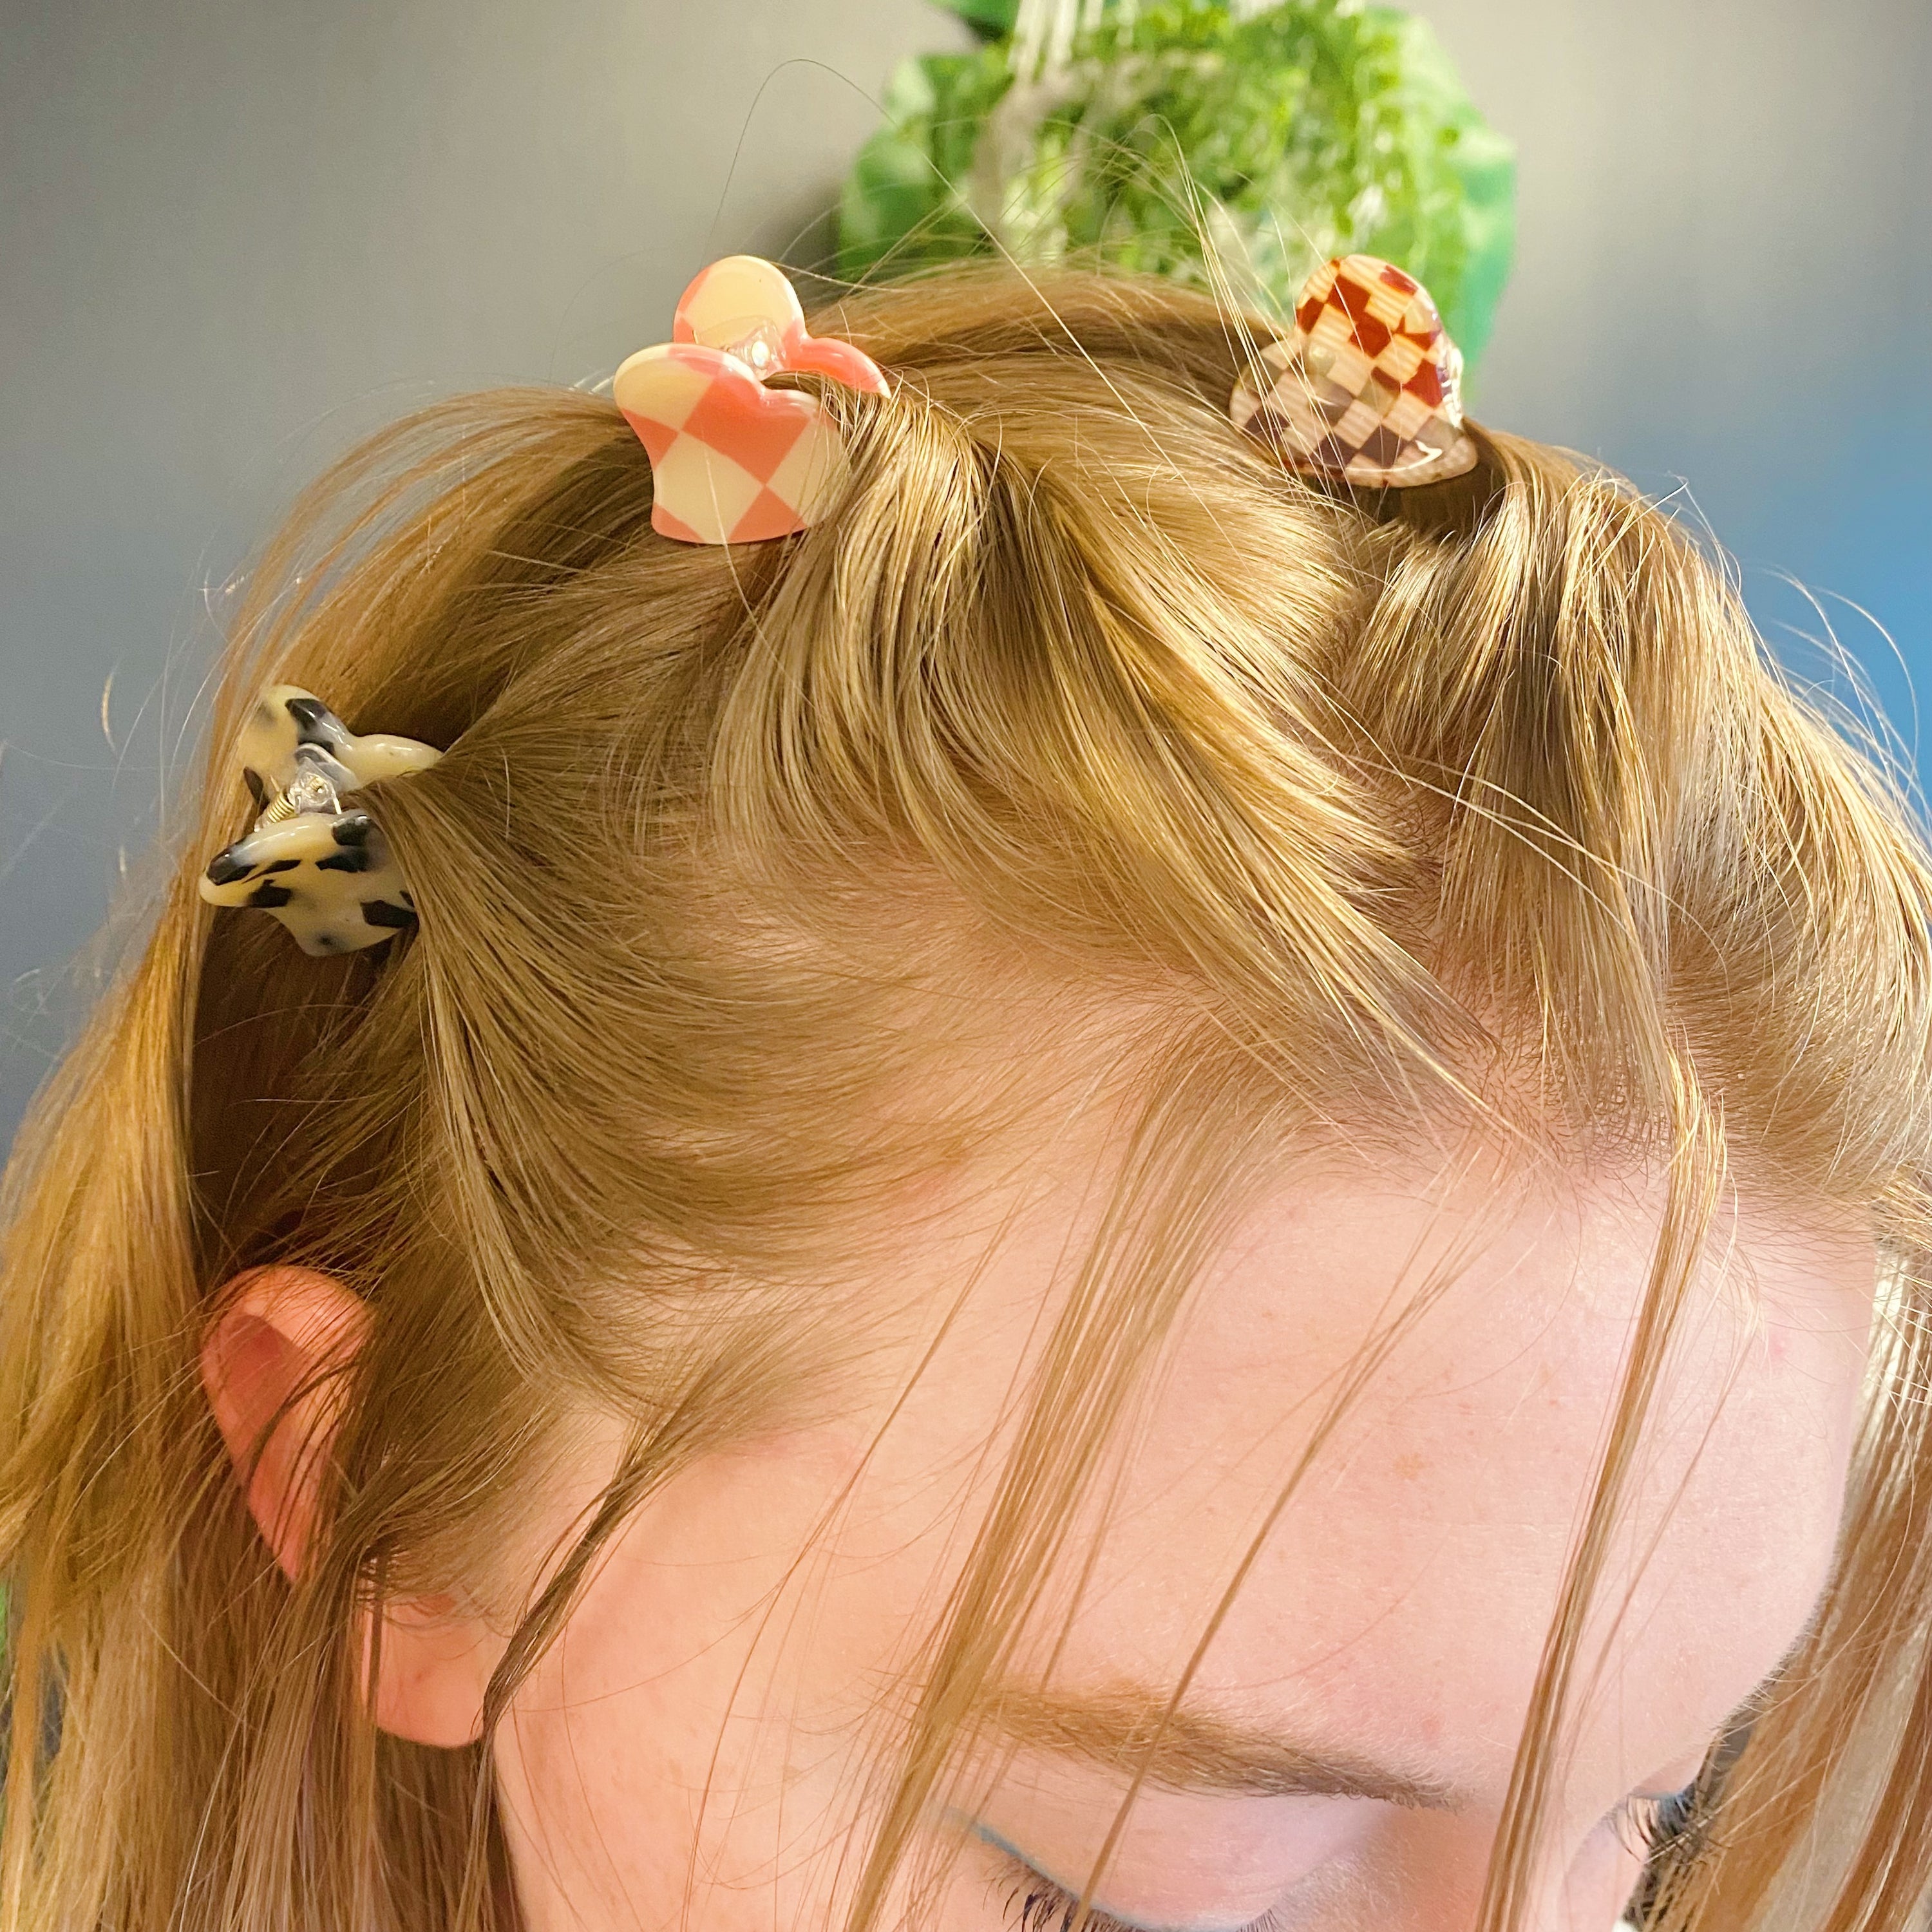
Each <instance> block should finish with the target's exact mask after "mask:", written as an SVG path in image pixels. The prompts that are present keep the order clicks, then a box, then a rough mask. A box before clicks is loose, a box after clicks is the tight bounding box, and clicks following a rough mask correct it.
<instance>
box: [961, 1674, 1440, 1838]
mask: <svg viewBox="0 0 1932 1932" xmlns="http://www.w3.org/2000/svg"><path fill="white" fill-rule="evenodd" d="M1171 1702H1172V1700H1171V1699H1170V1698H1169V1697H1168V1696H1167V1695H1166V1694H1163V1693H1160V1692H1156V1691H1151V1690H1145V1689H1142V1688H1140V1687H1139V1686H1137V1685H1127V1686H1122V1687H1120V1688H1114V1689H1108V1690H1101V1691H1052V1690H1040V1689H1037V1688H1033V1687H1031V1686H1028V1685H1002V1686H1001V1687H1000V1688H999V1689H998V1691H996V1692H995V1694H994V1696H993V1697H992V1700H991V1705H990V1712H989V1730H991V1732H992V1733H993V1734H994V1735H995V1736H999V1737H1003V1738H1004V1739H1006V1740H1007V1742H1009V1743H1011V1744H1014V1745H1019V1746H1022V1747H1023V1748H1027V1749H1030V1750H1034V1751H1049V1752H1052V1754H1055V1756H1057V1757H1070V1758H1076V1759H1079V1760H1082V1761H1083V1762H1085V1763H1088V1764H1093V1765H1097V1766H1100V1767H1101V1768H1103V1769H1106V1770H1108V1771H1112V1772H1121V1773H1123V1774H1124V1775H1127V1776H1128V1777H1130V1778H1136V1777H1137V1778H1140V1779H1141V1780H1142V1781H1143V1782H1144V1783H1145V1784H1150V1785H1155V1786H1158V1787H1160V1789H1162V1790H1167V1791H1202V1792H1220V1793H1226V1794H1228V1795H1229V1796H1241V1797H1248V1798H1370V1799H1376V1800H1378V1801H1379V1802H1381V1803H1382V1804H1385V1805H1403V1806H1405V1807H1406V1808H1409V1809H1412V1810H1420V1811H1455V1810H1457V1808H1459V1805H1460V1799H1458V1797H1457V1793H1456V1792H1455V1790H1454V1787H1452V1786H1451V1785H1450V1784H1447V1783H1445V1782H1444V1781H1442V1780H1441V1779H1439V1778H1430V1777H1428V1776H1427V1775H1424V1774H1421V1773H1419V1772H1415V1771H1413V1770H1410V1769H1406V1768H1405V1767H1403V1766H1399V1765H1390V1764H1378V1763H1376V1762H1374V1761H1373V1760H1372V1759H1370V1758H1367V1757H1361V1756H1358V1754H1355V1753H1354V1752H1352V1751H1333V1750H1330V1749H1328V1748H1326V1747H1325V1746H1322V1745H1316V1744H1313V1743H1306V1744H1304V1743H1301V1742H1298V1741H1296V1740H1295V1739H1292V1738H1289V1737H1286V1736H1283V1735H1282V1734H1281V1733H1279V1732H1278V1731H1276V1730H1273V1729H1271V1728H1270V1727H1267V1726H1265V1725H1260V1724H1254V1723H1253V1722H1252V1721H1250V1720H1248V1719H1247V1718H1244V1717H1242V1716H1241V1715H1239V1714H1238V1713H1236V1712H1229V1711H1222V1710H1217V1709H1214V1707H1212V1706H1202V1705H1196V1704H1184V1705H1181V1706H1179V1707H1178V1708H1176V1709H1170V1708H1169V1707H1170V1704H1171Z"/></svg>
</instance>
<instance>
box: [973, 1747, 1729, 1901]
mask: <svg viewBox="0 0 1932 1932" xmlns="http://www.w3.org/2000/svg"><path fill="white" fill-rule="evenodd" d="M1699 1799H1700V1793H1699V1790H1698V1788H1697V1784H1696V1782H1695V1781H1693V1782H1692V1783H1691V1784H1687V1785H1686V1786H1685V1787H1684V1789H1683V1790H1682V1791H1673V1792H1671V1793H1668V1794H1667V1796H1664V1797H1662V1798H1631V1799H1626V1800H1625V1802H1624V1803H1623V1804H1622V1805H1621V1806H1619V1808H1618V1811H1617V1814H1616V1829H1617V1830H1618V1831H1619V1833H1620V1834H1622V1833H1634V1835H1635V1838H1636V1843H1634V1844H1633V1845H1632V1846H1631V1849H1633V1850H1634V1851H1636V1852H1640V1853H1641V1854H1642V1855H1643V1859H1644V1861H1645V1863H1646V1864H1649V1863H1651V1862H1652V1861H1654V1860H1656V1859H1658V1858H1663V1857H1664V1856H1665V1855H1667V1853H1670V1852H1674V1851H1677V1850H1679V1849H1694V1848H1695V1841H1696V1838H1697V1834H1698V1831H1699V1829H1700V1826H1701V1825H1702V1824H1703V1816H1702V1813H1703V1806H1702V1805H1700V1802H1699ZM1626 1842H1627V1843H1628V1842H1629V1841H1628V1838H1627V1839H1626ZM1010 1862H1011V1864H1013V1881H1012V1883H1011V1884H1010V1886H1009V1887H1008V1889H1007V1909H1006V1918H1007V1924H1009V1925H1010V1927H1012V1932H1076V1927H1075V1921H1076V1919H1078V1920H1079V1932H1148V1928H1146V1927H1142V1926H1139V1925H1130V1924H1127V1921H1125V1920H1124V1919H1119V1918H1113V1917H1112V1916H1111V1915H1109V1914H1108V1913H1106V1912H1103V1911H1101V1910H1100V1908H1099V1907H1098V1906H1092V1905H1090V1906H1088V1908H1087V1915H1086V1916H1085V1918H1080V1901H1079V1900H1078V1899H1077V1898H1075V1897H1073V1896H1072V1895H1071V1894H1070V1893H1068V1892H1067V1891H1064V1890H1063V1889H1062V1888H1061V1887H1060V1886H1058V1885H1055V1883H1054V1882H1053V1881H1052V1879H1047V1878H1043V1877H1042V1876H1040V1873H1038V1872H1037V1871H1035V1870H1034V1869H1033V1868H1032V1867H1031V1866H1030V1865H1026V1864H1022V1863H1021V1862H1020V1861H1019V1860H1018V1859H1013V1860H1011V1861H1010ZM1277 1924H1278V1921H1277V1915H1276V1914H1274V1912H1268V1913H1265V1914H1264V1915H1262V1917H1261V1918H1257V1919H1256V1920H1254V1921H1253V1923H1252V1924H1247V1925H1244V1926H1243V1927H1241V1928H1240V1932H1277Z"/></svg>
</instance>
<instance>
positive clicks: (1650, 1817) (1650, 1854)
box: [1616, 1779, 1704, 1864]
mask: <svg viewBox="0 0 1932 1932" xmlns="http://www.w3.org/2000/svg"><path fill="white" fill-rule="evenodd" d="M1702 1800H1703V1793H1702V1792H1701V1791H1700V1789H1699V1787H1698V1784H1697V1781H1696V1780H1695V1779H1693V1780H1692V1781H1691V1783H1690V1784H1687V1785H1686V1786H1685V1787H1684V1789H1683V1790H1682V1791H1673V1792H1671V1793H1670V1794H1669V1795H1668V1796H1665V1797H1663V1798H1632V1799H1627V1800H1625V1802H1624V1803H1623V1804H1622V1805H1620V1806H1619V1808H1618V1810H1617V1814H1616V1828H1617V1830H1618V1832H1619V1835H1625V1843H1627V1844H1629V1845H1630V1846H1631V1850H1633V1851H1634V1852H1640V1853H1641V1854H1642V1855H1643V1859H1644V1861H1645V1862H1646V1864H1649V1863H1650V1862H1651V1861H1652V1860H1654V1859H1657V1858H1663V1857H1664V1856H1665V1855H1667V1854H1668V1853H1671V1852H1682V1851H1689V1850H1694V1849H1696V1843H1697V1838H1698V1836H1699V1834H1700V1830H1701V1829H1702V1827H1703V1823H1704V1815H1703V1814H1704V1806H1703V1802H1702ZM1631 1834H1634V1839H1635V1842H1634V1843H1632V1842H1631V1836H1629V1835H1631Z"/></svg>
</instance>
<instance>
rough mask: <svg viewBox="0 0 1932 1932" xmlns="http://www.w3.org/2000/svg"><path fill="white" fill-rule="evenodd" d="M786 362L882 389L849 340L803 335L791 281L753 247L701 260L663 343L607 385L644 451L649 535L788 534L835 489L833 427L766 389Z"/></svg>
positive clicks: (784, 394)
mask: <svg viewBox="0 0 1932 1932" xmlns="http://www.w3.org/2000/svg"><path fill="white" fill-rule="evenodd" d="M788 371H795V372H802V373H808V374H813V375H818V376H825V377H829V378H830V379H831V380H832V381H833V382H835V383H842V384H844V386H845V387H846V388H847V389H856V390H858V391H860V392H862V393H863V394H865V395H874V396H883V395H889V394H890V393H891V392H890V389H889V386H888V385H887V383H886V379H885V377H884V376H883V374H881V373H880V370H879V367H878V365H877V363H875V362H873V360H872V359H871V357H870V356H867V355H866V354H865V353H863V351H862V350H857V349H855V348H853V346H852V345H851V344H850V343H849V342H838V341H832V340H830V339H829V338H824V337H821V336H815V335H807V334H806V333H805V311H803V310H802V308H799V301H798V296H797V293H796V291H795V290H793V287H792V285H791V284H790V282H789V281H787V280H786V278H785V277H784V274H783V273H782V272H781V271H780V270H778V269H775V268H774V267H773V266H772V264H771V263H769V262H765V261H761V260H759V259H758V257H757V256H755V255H728V256H727V257H725V258H724V260H723V261H721V262H714V263H712V265H711V266H710V267H709V268H708V269H705V270H704V271H703V272H702V273H701V274H700V275H699V276H698V277H697V280H696V281H694V282H693V283H692V284H691V286H690V287H688V289H686V290H685V292H684V293H683V295H682V297H681V298H679V302H678V305H677V314H676V317H675V318H674V320H673V322H672V324H671V339H670V341H668V342H662V343H659V344H658V345H657V346H656V347H655V348H651V349H642V350H639V351H638V352H637V354H636V355H634V356H631V357H630V358H629V359H628V360H627V361H626V362H625V363H624V364H623V365H622V367H621V368H619V370H618V371H617V374H616V377H615V378H614V379H613V381H612V383H611V386H610V392H611V395H612V396H613V398H614V399H615V400H616V404H617V407H618V408H619V409H620V410H622V411H623V413H624V420H625V422H628V424H629V425H631V428H632V429H634V431H636V432H637V438H638V440H639V441H640V442H641V443H643V446H644V447H645V449H647V450H648V451H649V452H650V458H651V478H652V503H651V527H652V529H654V530H655V531H656V532H658V534H659V535H661V536H667V537H673V538H676V540H677V541H679V542H680V543H694V544H733V543H760V542H763V541H765V540H766V538H771V537H784V536H790V535H792V534H793V532H794V531H797V530H802V529H805V528H806V527H807V526H808V525H809V524H811V523H812V522H814V520H816V518H817V516H818V515H819V514H820V511H822V510H823V508H824V507H825V506H826V505H827V504H828V503H829V502H832V500H833V499H835V497H836V496H837V495H838V491H839V489H840V487H841V485H842V484H844V481H845V477H846V474H847V469H848V468H849V463H848V460H847V455H846V449H845V440H844V437H843V435H842V434H841V433H840V431H839V428H838V423H837V422H835V420H834V419H833V417H832V413H831V412H830V411H829V410H827V409H826V407H824V405H823V404H822V403H820V401H819V400H818V398H817V397H815V396H813V395H808V394H807V393H806V392H804V391H803V390H801V389H767V388H766V378H767V377H772V376H775V375H778V374H781V373H784V372H788Z"/></svg>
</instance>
